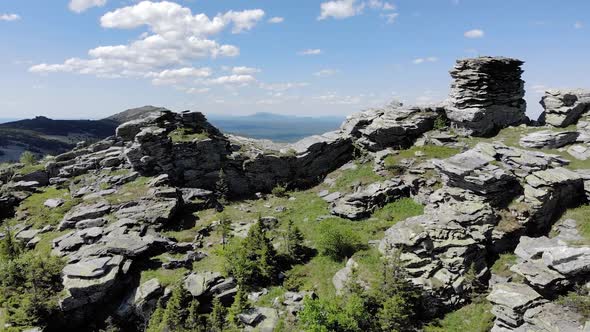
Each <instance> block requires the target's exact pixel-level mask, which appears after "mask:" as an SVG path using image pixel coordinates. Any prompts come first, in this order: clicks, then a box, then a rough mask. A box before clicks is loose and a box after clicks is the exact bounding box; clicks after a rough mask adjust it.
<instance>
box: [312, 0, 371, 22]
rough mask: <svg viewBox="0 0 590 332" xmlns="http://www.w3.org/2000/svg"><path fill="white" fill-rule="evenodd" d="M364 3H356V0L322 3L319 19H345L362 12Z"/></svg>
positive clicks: (337, 0)
mask: <svg viewBox="0 0 590 332" xmlns="http://www.w3.org/2000/svg"><path fill="white" fill-rule="evenodd" d="M363 7H364V5H363V4H360V5H356V0H335V1H328V2H323V3H321V4H320V9H321V13H320V16H319V17H318V20H325V19H327V18H330V17H332V18H335V19H343V18H347V17H351V16H355V15H357V14H359V13H360V12H362V10H363Z"/></svg>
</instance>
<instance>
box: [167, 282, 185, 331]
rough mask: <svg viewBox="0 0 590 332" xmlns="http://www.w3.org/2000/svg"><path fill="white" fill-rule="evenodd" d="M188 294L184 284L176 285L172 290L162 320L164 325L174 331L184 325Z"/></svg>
mask: <svg viewBox="0 0 590 332" xmlns="http://www.w3.org/2000/svg"><path fill="white" fill-rule="evenodd" d="M185 300H186V294H185V290H184V288H182V286H180V285H179V286H176V287H175V288H174V289H173V290H172V296H171V297H170V300H168V304H167V305H166V310H164V315H163V318H162V322H163V324H164V326H166V327H168V328H169V329H170V330H172V331H176V330H178V329H180V328H181V327H182V326H183V322H184V318H185V317H186V304H185V302H186V301H185Z"/></svg>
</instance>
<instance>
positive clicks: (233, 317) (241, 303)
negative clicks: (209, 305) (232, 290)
mask: <svg viewBox="0 0 590 332" xmlns="http://www.w3.org/2000/svg"><path fill="white" fill-rule="evenodd" d="M249 308H250V304H249V303H248V298H247V296H246V292H245V291H244V289H243V288H241V287H240V288H238V292H237V293H236V295H235V297H234V303H233V304H232V306H231V307H230V308H229V311H228V316H227V317H228V320H229V322H230V323H231V324H232V325H233V326H234V327H236V328H239V327H240V326H241V323H240V319H239V318H238V315H239V314H241V313H243V312H244V311H246V310H248V309H249Z"/></svg>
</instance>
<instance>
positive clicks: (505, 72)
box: [447, 57, 526, 136]
mask: <svg viewBox="0 0 590 332" xmlns="http://www.w3.org/2000/svg"><path fill="white" fill-rule="evenodd" d="M522 64H523V62H522V61H520V60H517V59H510V58H503V57H479V58H472V59H463V60H458V61H457V64H456V65H455V67H454V68H453V70H451V72H450V73H451V76H452V77H453V79H454V82H453V83H452V85H451V92H450V98H449V105H448V108H447V116H448V118H449V119H450V120H451V121H452V122H453V123H454V124H455V126H457V127H458V128H460V129H463V130H464V131H465V133H466V134H471V135H477V136H482V135H488V134H491V133H493V132H494V131H495V130H497V129H500V128H504V127H506V126H510V125H518V124H520V123H522V122H524V121H525V120H526V115H525V111H526V102H525V101H524V99H523V97H524V81H523V80H522V79H521V74H522V72H523V71H522V69H521V68H520V67H521V66H522Z"/></svg>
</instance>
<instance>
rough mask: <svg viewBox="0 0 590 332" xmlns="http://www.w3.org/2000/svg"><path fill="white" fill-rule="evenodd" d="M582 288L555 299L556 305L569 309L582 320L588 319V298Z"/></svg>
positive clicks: (589, 304) (589, 297)
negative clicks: (580, 316)
mask: <svg viewBox="0 0 590 332" xmlns="http://www.w3.org/2000/svg"><path fill="white" fill-rule="evenodd" d="M587 292H588V291H587V290H585V289H584V288H582V289H580V290H579V291H573V292H569V293H567V294H566V295H563V296H561V297H559V298H558V299H557V303H559V304H561V305H563V306H566V307H568V308H570V309H571V310H573V311H575V312H577V313H578V314H580V315H582V317H583V318H584V320H588V319H590V296H588V294H587Z"/></svg>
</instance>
